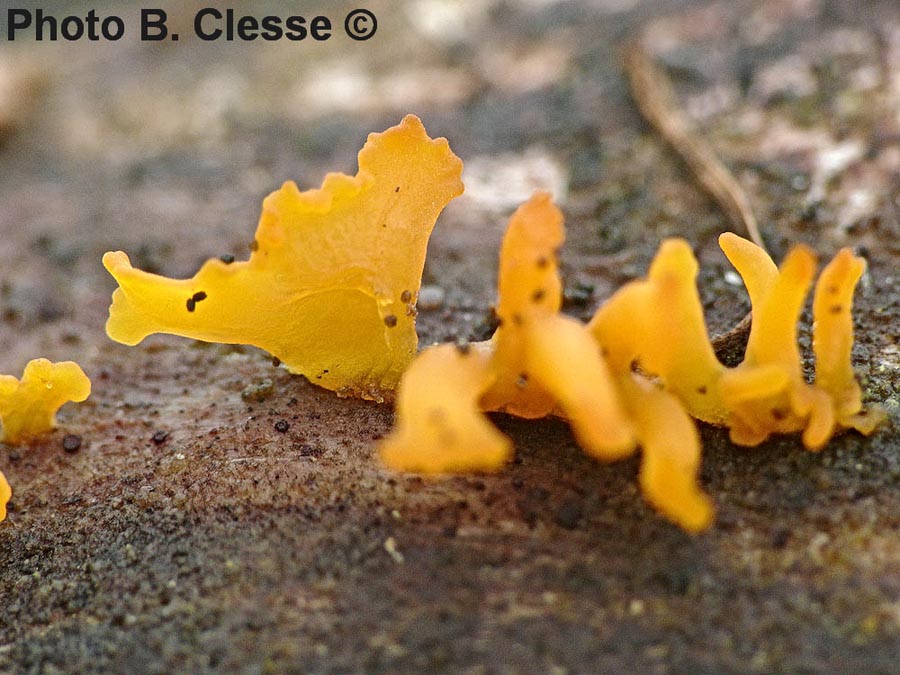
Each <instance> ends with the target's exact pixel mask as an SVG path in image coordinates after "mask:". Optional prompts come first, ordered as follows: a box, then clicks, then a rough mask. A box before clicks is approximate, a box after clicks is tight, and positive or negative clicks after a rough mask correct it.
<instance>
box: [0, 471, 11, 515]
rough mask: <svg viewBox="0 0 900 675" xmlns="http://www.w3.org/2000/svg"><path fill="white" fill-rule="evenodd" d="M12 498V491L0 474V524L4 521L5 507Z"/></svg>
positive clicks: (4, 477) (0, 473)
mask: <svg viewBox="0 0 900 675" xmlns="http://www.w3.org/2000/svg"><path fill="white" fill-rule="evenodd" d="M11 497H12V490H11V489H10V487H9V483H7V482H6V476H4V475H3V473H2V472H0V522H3V521H4V520H6V505H7V504H8V503H9V500H10V498H11Z"/></svg>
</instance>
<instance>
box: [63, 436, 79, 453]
mask: <svg viewBox="0 0 900 675" xmlns="http://www.w3.org/2000/svg"><path fill="white" fill-rule="evenodd" d="M62 446H63V450H65V451H66V452H78V450H79V449H80V448H81V436H79V435H78V434H66V435H65V436H63V440H62Z"/></svg>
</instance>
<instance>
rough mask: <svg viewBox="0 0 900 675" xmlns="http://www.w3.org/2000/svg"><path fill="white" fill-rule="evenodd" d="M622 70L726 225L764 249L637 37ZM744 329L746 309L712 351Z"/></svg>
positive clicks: (749, 215)
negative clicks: (725, 220) (723, 218)
mask: <svg viewBox="0 0 900 675" xmlns="http://www.w3.org/2000/svg"><path fill="white" fill-rule="evenodd" d="M625 72H626V74H627V75H628V80H629V82H630V83H631V93H632V95H633V96H634V100H635V102H636V103H637V106H638V109H639V110H640V111H641V114H642V115H643V116H644V118H645V119H646V120H647V121H648V122H649V123H650V124H651V126H653V128H654V129H655V130H656V131H657V133H659V135H660V136H662V137H663V138H664V139H665V140H666V141H667V142H668V143H669V145H671V146H672V148H673V149H674V150H675V152H677V153H678V155H679V156H680V157H681V159H682V160H683V161H684V163H685V164H687V166H688V168H689V169H690V170H691V172H692V173H693V174H694V177H695V178H696V179H697V182H698V183H700V185H701V186H702V187H703V189H704V190H705V191H706V192H707V194H709V196H710V197H712V199H713V200H714V201H715V203H716V205H717V206H718V207H719V208H720V209H721V210H722V211H723V212H724V213H725V215H726V216H727V217H728V219H729V220H730V221H731V224H732V227H733V228H735V229H736V230H739V231H743V232H746V233H747V235H748V236H749V237H750V240H751V241H752V242H753V243H754V244H756V245H757V246H759V247H760V248H761V249H763V250H764V251H765V250H767V249H766V244H765V242H764V241H763V238H762V236H761V235H760V233H759V225H758V224H757V222H756V216H754V215H753V210H752V209H751V208H750V200H749V199H748V198H747V193H746V192H744V189H743V188H742V187H741V185H740V183H738V182H737V180H736V179H735V177H734V175H733V174H732V173H731V172H730V171H729V170H728V168H727V167H726V166H725V165H724V164H722V162H721V161H720V160H719V158H718V157H717V156H716V154H715V153H714V152H713V150H712V148H710V146H709V145H708V144H707V143H706V142H705V141H704V140H703V139H702V138H701V137H700V136H699V135H698V134H697V132H696V131H695V130H694V128H693V125H692V124H691V122H690V120H688V118H687V116H685V114H684V113H683V112H682V111H681V109H680V108H679V107H678V103H677V101H676V99H675V92H674V90H673V89H672V84H671V82H670V80H669V78H668V77H667V76H666V74H665V73H664V72H663V70H662V68H660V67H659V66H658V65H657V64H656V63H655V62H654V61H653V59H652V57H651V56H650V55H649V54H647V53H646V52H645V51H644V49H643V48H642V46H641V44H640V41H639V40H638V41H635V42H633V43H632V44H631V45H629V47H628V48H627V49H626V51H625ZM749 332H750V314H749V313H748V314H747V315H746V316H745V317H744V318H743V319H741V321H740V322H739V323H738V324H737V325H736V326H735V327H734V328H732V329H731V330H729V331H726V332H725V333H722V334H721V335H717V336H716V337H714V338H713V340H712V343H713V348H714V349H715V350H716V352H717V353H718V352H719V351H720V350H722V349H726V348H728V347H729V346H730V345H732V344H734V342H735V341H736V340H743V339H744V338H745V337H746V335H747V334H748V333H749Z"/></svg>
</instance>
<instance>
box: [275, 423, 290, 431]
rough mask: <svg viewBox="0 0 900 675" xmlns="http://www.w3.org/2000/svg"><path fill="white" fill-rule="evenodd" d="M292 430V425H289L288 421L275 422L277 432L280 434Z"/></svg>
mask: <svg viewBox="0 0 900 675" xmlns="http://www.w3.org/2000/svg"><path fill="white" fill-rule="evenodd" d="M290 428H291V425H290V424H289V423H288V421H287V420H278V421H277V422H275V431H277V432H278V433H280V434H283V433H285V432H286V431H287V430H288V429H290Z"/></svg>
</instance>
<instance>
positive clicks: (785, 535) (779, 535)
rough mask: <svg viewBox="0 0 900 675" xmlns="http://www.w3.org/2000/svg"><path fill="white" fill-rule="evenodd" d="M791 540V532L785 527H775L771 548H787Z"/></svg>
mask: <svg viewBox="0 0 900 675" xmlns="http://www.w3.org/2000/svg"><path fill="white" fill-rule="evenodd" d="M790 538H791V531H790V530H789V529H787V528H786V527H777V528H775V531H774V532H772V546H774V547H775V548H784V547H785V546H787V543H788V541H790Z"/></svg>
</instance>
